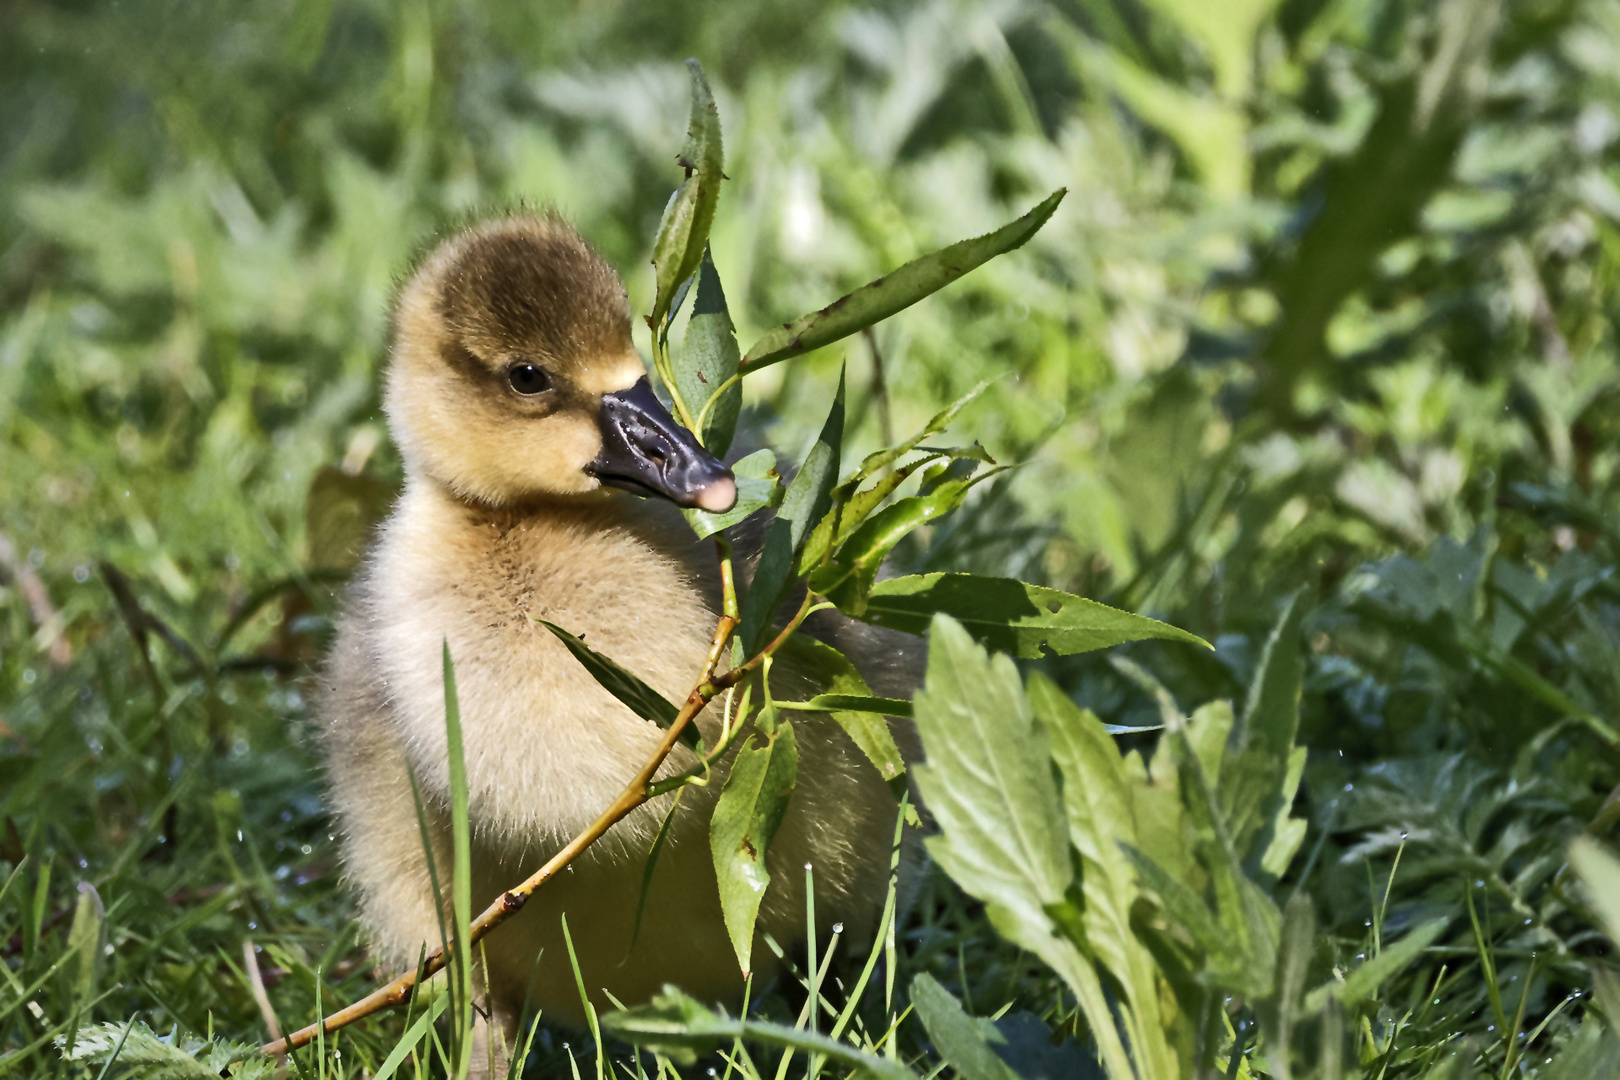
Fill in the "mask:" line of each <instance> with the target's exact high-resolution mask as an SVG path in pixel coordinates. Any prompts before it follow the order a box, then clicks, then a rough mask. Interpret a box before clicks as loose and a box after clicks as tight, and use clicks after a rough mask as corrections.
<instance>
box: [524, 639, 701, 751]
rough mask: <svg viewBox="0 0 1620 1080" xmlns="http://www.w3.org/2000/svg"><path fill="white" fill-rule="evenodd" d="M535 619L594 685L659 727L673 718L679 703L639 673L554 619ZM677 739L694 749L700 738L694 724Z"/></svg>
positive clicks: (696, 747)
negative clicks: (560, 643)
mask: <svg viewBox="0 0 1620 1080" xmlns="http://www.w3.org/2000/svg"><path fill="white" fill-rule="evenodd" d="M535 622H537V623H539V624H540V625H541V626H544V627H545V628H546V629H547V630H550V631H551V632H552V633H553V634H555V635H556V636H557V640H558V641H561V642H562V643H563V644H564V645H565V646H567V648H568V651H569V652H571V653H573V654H574V659H576V660H578V661H579V662H580V664H581V665H583V666H584V668H585V670H586V671H588V672H590V675H591V678H593V679H595V680H596V682H597V685H599V686H601V687H602V689H604V690H606V691H607V692H608V693H610V694H612V695H613V696H614V697H616V698H618V699H619V701H620V702H622V703H623V704H624V705H625V706H626V707H627V708H629V710H630V711H631V712H633V713H635V714H636V715H637V716H639V717H641V718H642V719H643V720H651V721H652V722H653V723H655V724H657V725H658V726H659V727H661V728H667V727H669V726H670V725H671V724H673V723H674V722H675V717H677V716H679V715H680V711H681V710H680V707H679V706H677V705H676V704H675V703H674V702H672V701H670V700H669V699H668V698H666V697H665V696H664V695H663V694H660V693H659V692H658V691H657V690H654V689H653V688H652V687H650V686H648V685H647V684H646V683H645V682H644V681H642V679H641V677H640V676H639V675H637V674H636V673H635V672H633V671H631V670H630V669H629V668H627V667H625V666H624V665H623V664H621V663H619V662H618V661H617V660H615V659H613V658H612V657H611V656H604V655H602V654H601V653H599V652H597V651H596V650H595V649H593V648H591V647H590V646H589V645H587V644H585V642H584V640H583V639H582V638H577V637H575V636H574V635H573V634H570V633H569V632H568V631H567V630H564V629H563V628H562V627H560V626H558V625H557V624H556V623H551V622H547V621H546V620H545V619H536V620H535ZM681 742H683V743H685V744H686V745H687V746H689V747H691V748H692V749H694V750H696V749H698V747H699V746H700V745H701V742H702V740H701V738H700V737H699V735H698V733H697V725H695V724H687V725H686V728H685V729H684V730H683V731H682V732H681Z"/></svg>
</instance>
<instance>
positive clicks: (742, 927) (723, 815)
mask: <svg viewBox="0 0 1620 1080" xmlns="http://www.w3.org/2000/svg"><path fill="white" fill-rule="evenodd" d="M771 711H772V710H771V709H770V708H769V707H767V708H766V712H767V713H769V712H771ZM798 768H799V752H798V747H797V745H796V743H795V742H794V738H793V725H792V724H788V723H783V724H780V725H779V726H777V728H776V730H775V732H774V734H773V735H772V736H771V737H770V738H768V739H763V740H756V739H755V738H754V737H753V736H750V737H749V740H748V742H747V743H746V744H745V745H744V746H743V747H742V749H741V750H739V751H738V752H737V757H736V760H735V761H733V762H732V766H731V775H730V776H728V777H726V786H725V788H724V789H723V790H722V791H721V792H720V799H719V801H718V802H717V803H715V807H714V818H713V820H712V821H711V822H710V825H709V849H710V852H711V854H712V855H713V856H714V873H715V877H716V878H717V879H718V881H719V885H720V910H721V912H722V914H724V916H725V920H726V932H727V934H729V935H730V937H731V947H732V949H733V950H735V952H736V954H737V963H738V965H739V966H740V967H741V968H742V972H743V974H744V975H745V976H746V975H747V974H748V973H749V972H751V971H752V970H753V968H752V966H751V959H752V954H753V948H754V922H755V920H756V919H757V918H758V917H759V903H760V901H761V900H762V899H764V897H765V889H766V887H767V886H768V885H770V882H771V874H770V871H769V870H767V869H766V867H765V853H766V851H767V850H768V849H769V847H770V843H771V838H772V837H774V836H775V835H776V830H777V828H778V827H779V826H780V825H781V824H782V818H783V817H784V816H786V814H787V808H788V801H789V800H790V799H791V798H792V796H793V787H794V784H795V783H796V782H797V777H798Z"/></svg>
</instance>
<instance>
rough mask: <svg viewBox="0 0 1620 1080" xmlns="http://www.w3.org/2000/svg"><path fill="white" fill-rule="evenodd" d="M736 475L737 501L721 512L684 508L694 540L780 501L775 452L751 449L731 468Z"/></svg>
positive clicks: (780, 486)
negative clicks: (713, 512)
mask: <svg viewBox="0 0 1620 1080" xmlns="http://www.w3.org/2000/svg"><path fill="white" fill-rule="evenodd" d="M731 472H732V475H734V476H735V477H736V478H737V502H736V505H734V506H733V507H732V508H731V509H730V510H727V511H726V512H725V513H723V514H711V513H709V512H708V511H706V510H686V511H683V512H684V513H685V514H686V520H687V522H688V523H689V524H690V525H691V526H692V531H693V532H695V533H697V535H698V539H700V540H701V539H702V538H703V537H705V536H713V535H714V534H715V533H717V532H720V531H721V530H722V529H729V528H731V527H732V526H733V525H735V524H737V523H738V522H739V521H742V520H743V519H744V518H746V517H749V516H750V515H753V514H756V513H758V512H759V511H761V510H765V509H767V508H774V507H777V506H780V505H781V503H782V493H783V490H784V489H783V487H782V477H781V475H780V474H778V473H777V471H776V455H775V454H773V453H771V452H770V451H769V450H755V451H754V452H753V453H752V454H749V455H748V456H747V457H745V458H743V459H742V460H741V461H739V462H737V463H736V464H735V465H733V466H732V467H731Z"/></svg>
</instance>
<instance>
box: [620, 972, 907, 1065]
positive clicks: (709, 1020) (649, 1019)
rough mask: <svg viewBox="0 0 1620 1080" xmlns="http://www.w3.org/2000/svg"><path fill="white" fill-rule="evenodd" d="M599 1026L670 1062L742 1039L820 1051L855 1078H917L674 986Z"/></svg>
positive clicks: (839, 1042) (849, 1049)
mask: <svg viewBox="0 0 1620 1080" xmlns="http://www.w3.org/2000/svg"><path fill="white" fill-rule="evenodd" d="M602 1026H603V1027H604V1028H606V1029H607V1030H609V1031H611V1032H612V1033H613V1034H615V1035H617V1036H618V1037H619V1038H621V1039H624V1040H625V1041H627V1042H631V1043H634V1044H636V1045H637V1046H644V1047H647V1048H648V1049H650V1050H654V1051H656V1052H658V1053H662V1054H664V1055H666V1056H668V1057H670V1058H671V1059H673V1060H674V1061H676V1062H678V1063H680V1064H683V1065H690V1064H692V1063H693V1062H695V1061H696V1060H697V1056H698V1055H699V1054H707V1053H712V1052H714V1051H715V1050H718V1049H719V1048H720V1047H722V1046H724V1045H726V1044H728V1043H732V1042H735V1041H736V1040H738V1039H746V1040H748V1041H750V1042H758V1043H764V1044H765V1045H767V1046H779V1047H784V1048H786V1049H790V1050H797V1051H803V1052H805V1053H811V1054H820V1055H822V1056H823V1057H825V1058H826V1059H827V1060H828V1061H831V1062H834V1063H836V1064H838V1065H840V1066H842V1067H844V1068H846V1069H851V1070H853V1074H852V1075H853V1076H854V1077H856V1078H858V1080H917V1078H916V1075H915V1074H914V1073H912V1071H911V1070H910V1069H907V1068H906V1067H905V1066H904V1065H901V1064H900V1063H899V1062H898V1061H889V1060H887V1059H885V1058H881V1057H878V1056H876V1055H875V1054H868V1053H864V1052H863V1051H861V1050H858V1049H856V1048H855V1047H853V1046H851V1045H850V1044H849V1043H847V1042H844V1041H842V1040H840V1039H832V1038H828V1037H827V1036H825V1035H817V1034H815V1033H813V1032H809V1031H805V1030H803V1029H801V1028H791V1027H787V1026H785V1025H782V1024H771V1023H766V1022H764V1021H761V1020H736V1019H733V1018H731V1017H729V1016H727V1015H725V1014H724V1013H717V1012H714V1011H712V1010H711V1009H709V1008H707V1007H706V1006H704V1005H701V1004H699V1003H698V1002H697V1001H695V1000H693V999H692V998H690V997H687V996H686V995H685V994H683V993H681V992H680V991H679V990H678V989H676V988H675V987H673V986H666V987H665V988H664V992H663V993H662V994H659V995H658V996H657V997H655V998H653V1000H652V1003H651V1004H648V1005H641V1006H637V1007H636V1008H633V1009H626V1010H624V1011H622V1012H614V1013H608V1014H607V1015H606V1016H604V1017H603V1018H602Z"/></svg>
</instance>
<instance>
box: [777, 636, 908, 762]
mask: <svg viewBox="0 0 1620 1080" xmlns="http://www.w3.org/2000/svg"><path fill="white" fill-rule="evenodd" d="M778 655H780V656H782V657H783V659H791V660H792V661H793V663H794V664H795V665H796V666H798V667H801V668H803V669H804V673H805V674H806V675H808V676H809V677H810V678H811V679H813V680H814V681H815V682H816V683H817V684H818V685H820V686H821V687H823V688H824V689H825V690H826V693H824V694H820V695H818V696H816V697H813V698H811V699H810V700H809V701H804V702H794V703H792V704H790V705H786V706H785V707H787V708H793V709H804V710H807V711H815V712H830V713H832V714H833V718H834V719H835V720H837V721H838V723H839V725H840V726H841V727H842V728H843V729H844V731H846V732H847V733H848V734H849V737H850V738H851V739H852V740H854V742H855V745H856V746H858V747H860V748H861V752H862V753H863V754H865V755H866V758H867V760H868V761H870V762H871V763H872V764H873V765H875V766H876V767H877V771H878V772H879V773H880V774H881V775H882V776H883V779H885V780H893V779H894V778H895V777H897V776H899V775H901V774H902V773H904V772H905V771H906V763H905V759H904V758H902V757H901V756H900V748H899V747H898V746H896V745H895V744H894V736H893V735H892V734H891V733H890V731H889V725H888V724H887V723H886V722H885V721H884V720H883V718H882V715H874V714H883V715H888V716H910V715H911V714H912V707H911V702H909V701H894V700H891V699H889V698H879V697H873V696H872V690H871V688H870V687H868V686H867V685H866V680H865V679H863V678H861V673H860V671H858V670H857V669H856V667H855V665H854V664H852V663H850V661H849V658H848V657H846V656H845V655H844V654H843V653H841V652H839V651H838V650H837V649H835V648H833V647H832V646H831V645H828V644H827V643H826V642H823V641H817V640H816V639H815V638H812V637H809V636H808V635H804V634H795V635H794V636H793V637H792V638H789V639H788V641H787V643H786V645H785V647H784V648H783V650H782V652H781V653H780V654H778Z"/></svg>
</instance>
